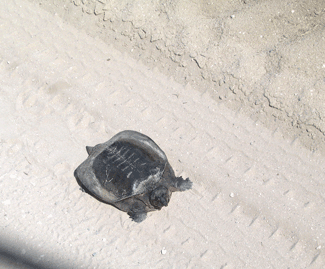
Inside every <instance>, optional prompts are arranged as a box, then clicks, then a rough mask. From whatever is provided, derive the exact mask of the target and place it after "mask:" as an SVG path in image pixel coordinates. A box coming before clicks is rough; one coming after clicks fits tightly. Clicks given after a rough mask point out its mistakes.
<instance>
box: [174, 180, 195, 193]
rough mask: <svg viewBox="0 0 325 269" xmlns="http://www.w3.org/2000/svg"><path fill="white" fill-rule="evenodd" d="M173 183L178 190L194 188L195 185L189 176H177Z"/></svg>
mask: <svg viewBox="0 0 325 269" xmlns="http://www.w3.org/2000/svg"><path fill="white" fill-rule="evenodd" d="M173 183H174V184H173V185H174V187H175V189H176V191H186V190H189V189H192V186H193V182H192V181H191V180H189V178H186V179H185V180H184V179H183V178H182V177H175V179H174V182H173Z"/></svg>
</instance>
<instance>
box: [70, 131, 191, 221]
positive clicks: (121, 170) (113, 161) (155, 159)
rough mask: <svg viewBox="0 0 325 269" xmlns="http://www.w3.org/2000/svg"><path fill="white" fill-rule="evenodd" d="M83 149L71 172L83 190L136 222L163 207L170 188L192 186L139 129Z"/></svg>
mask: <svg viewBox="0 0 325 269" xmlns="http://www.w3.org/2000/svg"><path fill="white" fill-rule="evenodd" d="M86 150H87V153H88V155H89V156H88V158H87V159H86V160H85V161H84V162H83V163H82V164H80V165H79V166H78V168H77V169H76V170H75V172H74V176H75V178H76V180H77V182H78V184H79V185H80V187H81V188H82V190H84V191H85V192H87V193H88V194H90V195H91V196H93V197H95V198H96V199H97V200H99V201H101V202H104V203H107V204H110V205H112V206H114V207H116V208H118V209H119V210H121V211H124V212H127V214H128V215H129V216H130V218H131V219H132V220H133V221H135V222H138V223H139V222H142V221H143V220H145V219H146V217H147V213H148V212H151V211H155V210H160V209H161V208H162V207H164V206H165V207H166V206H167V205H168V203H169V201H170V198H171V195H172V192H175V191H186V190H189V189H191V188H192V184H193V183H192V182H191V181H190V180H189V178H186V179H183V178H182V177H181V176H180V177H176V176H175V173H174V170H173V168H172V167H171V165H170V164H169V162H168V159H167V157H166V154H165V153H164V152H163V151H162V150H161V149H160V148H159V146H158V145H157V144H156V143H155V142H154V141H153V140H152V139H151V138H150V137H148V136H146V135H144V134H142V133H139V132H136V131H131V130H125V131H122V132H119V133H118V134H116V135H115V136H113V137H112V138H111V139H110V140H108V141H107V142H105V143H102V144H98V145H96V146H94V147H89V146H87V147H86Z"/></svg>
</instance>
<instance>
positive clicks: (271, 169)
mask: <svg viewBox="0 0 325 269" xmlns="http://www.w3.org/2000/svg"><path fill="white" fill-rule="evenodd" d="M0 46H1V50H0V81H1V84H0V96H1V98H0V110H1V113H0V127H1V128H0V135H1V136H0V139H1V140H0V148H1V151H0V167H1V169H0V212H1V213H0V214H1V218H0V267H1V268H323V267H324V264H325V256H324V252H323V249H324V247H325V239H324V238H325V237H324V233H325V213H324V204H325V194H324V193H325V185H324V178H325V165H324V164H325V159H324V157H323V156H322V155H321V154H318V153H315V152H314V153H312V152H311V151H308V150H307V149H306V148H305V146H301V144H300V142H299V140H298V139H294V140H287V139H285V138H284V137H286V136H285V135H283V134H282V132H281V131H280V129H279V128H276V129H273V130H270V129H267V128H265V127H264V126H263V125H262V124H261V123H260V122H259V121H254V120H252V119H251V118H249V117H247V116H245V115H244V114H243V113H240V112H238V113H235V112H233V111H232V110H229V109H228V107H227V106H225V104H223V103H217V102H216V101H215V100H214V99H212V98H211V95H210V94H209V93H208V92H206V93H205V94H202V93H201V92H200V91H198V90H197V89H193V88H192V87H191V86H190V84H188V85H187V86H184V85H183V84H179V83H177V82H176V81H175V80H174V79H170V78H169V77H167V76H165V75H164V74H162V73H161V72H160V71H159V70H158V68H156V69H152V68H149V67H148V66H147V65H144V64H142V63H140V62H137V61H135V60H134V59H133V58H131V57H130V56H129V55H128V54H125V53H124V54H123V53H121V52H119V51H118V50H116V49H114V48H113V46H109V45H107V43H106V42H103V41H102V40H101V39H99V38H93V37H91V36H89V35H88V34H87V33H86V32H84V31H81V30H80V29H77V28H76V27H73V26H72V25H71V24H68V23H66V22H65V21H64V20H62V19H61V18H60V17H59V16H55V15H53V14H51V13H48V12H46V11H45V10H44V9H41V8H40V7H39V5H36V4H35V3H30V2H28V1H25V0H14V1H12V0H10V1H9V0H8V1H1V2H0ZM125 129H132V130H136V131H140V132H143V133H145V134H147V135H149V136H150V137H151V138H152V139H154V140H155V141H156V142H157V144H158V145H159V146H160V147H161V148H162V149H163V150H164V151H165V153H166V154H167V156H168V158H169V161H170V163H171V164H172V166H173V167H174V169H175V172H176V174H177V175H182V176H183V177H189V178H190V179H191V180H192V181H193V183H194V187H193V189H192V190H191V191H187V192H184V193H175V194H174V195H173V197H172V199H171V202H170V204H169V206H168V207H167V208H164V209H162V210H161V211H160V212H154V213H150V214H149V216H148V218H147V220H146V221H144V222H143V223H141V224H136V223H134V222H132V221H131V220H130V219H129V218H128V216H127V214H125V213H123V212H120V211H118V210H117V209H115V208H113V207H111V206H109V205H106V204H102V203H99V202H98V201H97V200H95V199H93V198H92V197H90V196H89V195H87V194H85V193H83V192H81V191H80V189H79V187H78V185H77V183H76V181H75V179H74V177H73V171H74V169H75V168H76V167H77V166H78V165H79V164H80V163H81V162H82V161H83V160H84V159H85V158H86V156H87V153H86V150H85V146H86V145H90V146H92V145H95V144H97V143H101V142H104V141H106V140H108V139H109V138H110V137H111V136H113V135H114V134H116V133H117V132H119V131H121V130H125Z"/></svg>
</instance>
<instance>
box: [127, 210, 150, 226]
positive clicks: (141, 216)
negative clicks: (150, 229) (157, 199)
mask: <svg viewBox="0 0 325 269" xmlns="http://www.w3.org/2000/svg"><path fill="white" fill-rule="evenodd" d="M128 215H129V216H130V218H131V219H132V220H133V221H135V222H137V223H140V222H142V221H144V220H145V219H146V218H147V212H128Z"/></svg>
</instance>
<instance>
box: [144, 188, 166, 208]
mask: <svg viewBox="0 0 325 269" xmlns="http://www.w3.org/2000/svg"><path fill="white" fill-rule="evenodd" d="M171 195H172V194H171V192H170V191H169V190H168V189H167V188H166V187H164V186H160V187H158V188H156V189H154V190H153V191H152V192H151V193H150V197H149V201H150V204H151V205H152V206H153V207H154V208H156V209H158V210H160V209H161V208H162V207H163V206H168V203H169V200H170V197H171Z"/></svg>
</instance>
